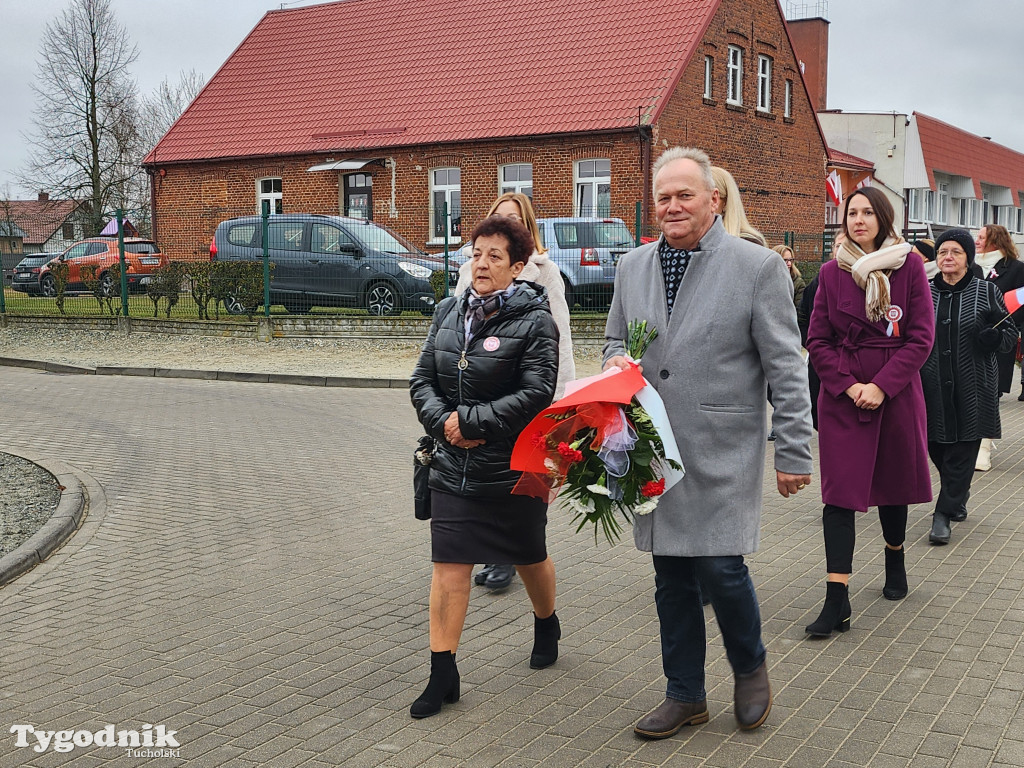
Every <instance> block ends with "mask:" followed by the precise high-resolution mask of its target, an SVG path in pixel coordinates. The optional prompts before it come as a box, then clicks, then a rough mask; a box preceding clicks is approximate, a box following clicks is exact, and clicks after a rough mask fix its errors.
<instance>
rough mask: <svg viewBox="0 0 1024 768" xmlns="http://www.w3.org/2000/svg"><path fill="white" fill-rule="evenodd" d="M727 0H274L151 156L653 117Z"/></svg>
mask: <svg viewBox="0 0 1024 768" xmlns="http://www.w3.org/2000/svg"><path fill="white" fill-rule="evenodd" d="M720 1H721V0H663V2H659V3H637V2H636V1H635V0H598V2H594V0H518V2H514V3H496V2H493V0H344V1H343V2H336V3H328V4H324V5H315V6H308V7H305V8H297V9H289V10H281V11H270V12H269V13H267V15H266V16H264V17H263V18H262V19H261V20H260V22H259V23H258V24H257V25H256V27H255V28H254V29H253V30H252V31H251V32H250V33H249V35H248V36H247V37H246V38H245V40H243V41H242V43H241V45H240V46H239V47H238V48H237V49H236V50H235V52H234V53H233V54H232V55H231V57H230V58H228V60H227V61H226V62H225V63H224V65H223V66H222V67H221V68H220V70H219V71H218V72H217V74H216V75H214V77H213V78H212V79H211V80H210V82H209V83H207V85H206V87H205V88H204V89H203V90H202V92H201V93H200V94H199V96H198V97H197V98H196V99H195V101H194V102H193V103H192V104H191V105H190V106H189V108H188V109H187V110H186V111H185V113H184V114H183V115H182V116H181V117H180V118H179V119H178V121H177V122H176V123H175V124H174V125H173V126H172V127H171V129H170V130H169V131H168V133H167V134H166V135H165V136H164V137H163V139H161V140H160V142H159V143H158V144H157V146H156V148H155V149H154V150H153V151H152V152H151V153H150V154H149V156H148V157H147V158H146V162H147V163H157V162H170V161H187V160H200V159H215V158H229V157H261V156H274V155H288V154H301V153H309V152H331V151H345V150H358V149H360V148H377V147H387V146H403V145H415V144H424V143H435V142H457V141H468V140H474V139H481V138H493V137H510V136H527V135H538V134H557V133H571V132H590V131H603V130H628V129H629V128H630V127H632V126H635V125H636V124H637V120H638V116H639V117H640V118H641V119H642V120H643V122H644V124H650V123H652V122H653V121H654V120H655V119H656V118H657V116H658V115H659V114H660V112H661V110H662V109H663V108H664V102H665V101H667V99H668V97H669V96H670V95H671V92H672V89H673V87H674V86H675V84H676V82H677V81H678V79H679V77H680V76H681V74H682V71H683V69H684V68H685V66H686V64H687V63H688V62H689V60H690V58H691V56H692V55H693V52H694V50H695V49H696V46H697V44H698V43H699V42H700V40H701V38H702V37H703V35H704V32H705V30H706V29H707V26H708V24H709V22H710V20H711V18H712V17H713V16H714V12H715V11H716V10H717V8H718V5H719V3H720Z"/></svg>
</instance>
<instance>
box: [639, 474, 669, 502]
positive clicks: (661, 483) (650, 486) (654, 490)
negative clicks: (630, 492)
mask: <svg viewBox="0 0 1024 768" xmlns="http://www.w3.org/2000/svg"><path fill="white" fill-rule="evenodd" d="M664 492H665V478H664V477H663V478H661V480H658V481H657V482H655V481H654V480H651V481H650V482H647V483H644V487H643V488H641V489H640V494H641V495H642V496H646V497H647V498H648V499H650V498H653V497H655V496H661V494H663V493H664Z"/></svg>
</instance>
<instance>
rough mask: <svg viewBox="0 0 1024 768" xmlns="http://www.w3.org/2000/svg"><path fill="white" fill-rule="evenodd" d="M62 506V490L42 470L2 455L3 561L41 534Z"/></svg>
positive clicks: (0, 517) (0, 518)
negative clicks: (45, 524)
mask: <svg viewBox="0 0 1024 768" xmlns="http://www.w3.org/2000/svg"><path fill="white" fill-rule="evenodd" d="M59 502H60V486H58V485H57V481H56V480H55V479H54V477H53V475H51V474H50V473H49V472H47V471H46V470H45V469H43V468H42V467H39V466H37V465H35V464H33V463H32V462H31V461H26V460H25V459H22V458H20V457H18V456H11V455H10V454H8V453H0V557H3V556H4V555H6V554H7V553H8V552H13V551H14V550H15V549H17V548H18V547H19V546H20V545H21V544H22V542H24V541H25V540H26V539H28V537H29V536H31V535H32V534H33V533H35V532H36V531H38V530H39V529H40V528H41V527H42V525H43V523H45V522H46V521H47V520H49V519H50V515H52V514H53V511H54V510H55V509H56V508H57V504H58V503H59Z"/></svg>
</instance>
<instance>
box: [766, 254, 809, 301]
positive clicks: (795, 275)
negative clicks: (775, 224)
mask: <svg viewBox="0 0 1024 768" xmlns="http://www.w3.org/2000/svg"><path fill="white" fill-rule="evenodd" d="M772 250H773V251H775V252H776V253H777V254H779V256H781V257H782V260H783V261H784V262H786V268H787V269H788V270H789V277H790V279H791V280H792V281H793V306H794V307H796V309H797V310H799V309H800V302H801V301H803V298H804V289H805V288H806V287H807V283H806V281H805V280H804V276H803V275H801V274H800V270H799V269H797V268H796V264H795V262H796V254H795V253H794V252H793V249H792V248H790V247H789V246H788V245H776V246H775V247H774V248H772Z"/></svg>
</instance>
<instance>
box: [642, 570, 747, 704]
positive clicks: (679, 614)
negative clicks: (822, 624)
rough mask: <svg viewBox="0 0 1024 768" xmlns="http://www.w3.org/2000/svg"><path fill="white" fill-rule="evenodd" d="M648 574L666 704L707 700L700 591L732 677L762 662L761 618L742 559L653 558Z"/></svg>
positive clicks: (704, 640)
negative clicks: (668, 701)
mask: <svg viewBox="0 0 1024 768" xmlns="http://www.w3.org/2000/svg"><path fill="white" fill-rule="evenodd" d="M654 572H655V585H656V590H655V593H654V600H655V603H656V604H657V606H658V618H659V620H660V623H661V660H662V666H663V667H664V670H665V677H667V678H668V687H667V689H666V694H665V695H666V696H668V698H670V699H677V700H679V701H701V700H702V699H704V698H706V697H707V693H706V692H705V690H704V660H705V656H706V651H707V638H706V636H705V633H704V608H703V606H702V605H701V592H702V590H703V593H704V594H705V595H706V596H707V597H709V598H711V605H712V606H713V607H714V609H715V617H716V618H717V619H718V626H719V628H720V629H721V631H722V642H723V643H724V645H725V653H726V656H727V657H728V659H729V663H730V664H731V665H732V669H733V673H735V674H739V675H745V674H749V673H751V672H753V671H755V670H756V669H757V668H758V667H760V666H761V664H762V663H763V662H764V660H765V648H764V643H762V642H761V612H760V609H759V608H758V605H757V594H756V593H755V592H754V584H753V582H752V581H751V580H750V573H749V571H748V570H747V566H746V564H745V563H744V562H743V556H742V555H735V556H729V557H666V556H663V555H655V556H654Z"/></svg>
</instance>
